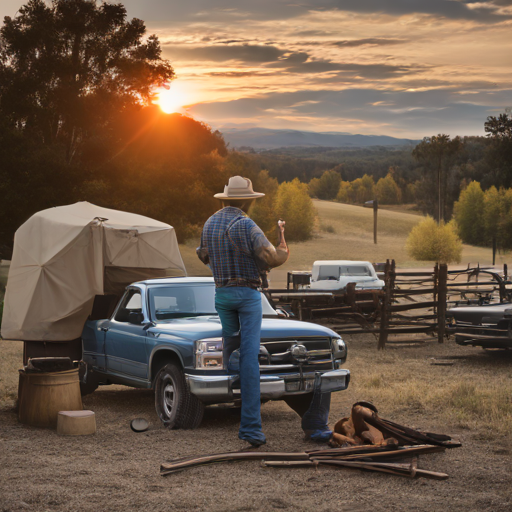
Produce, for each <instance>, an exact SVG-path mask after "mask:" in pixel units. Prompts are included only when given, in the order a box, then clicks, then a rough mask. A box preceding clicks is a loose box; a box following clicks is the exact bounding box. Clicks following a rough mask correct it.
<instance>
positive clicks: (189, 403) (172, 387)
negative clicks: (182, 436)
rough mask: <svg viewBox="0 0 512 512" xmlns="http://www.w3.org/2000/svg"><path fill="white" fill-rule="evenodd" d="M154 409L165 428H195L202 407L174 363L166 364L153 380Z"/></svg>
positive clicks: (200, 416)
mask: <svg viewBox="0 0 512 512" xmlns="http://www.w3.org/2000/svg"><path fill="white" fill-rule="evenodd" d="M155 408H156V412H157V414H158V416H159V418H160V419H161V420H162V423H163V424H164V425H165V426H166V427H167V428H176V429H177V428H184V429H194V428H197V427H198V426H199V425H200V423H201V420H202V419H203V413H204V405H203V403H202V402H201V400H199V398H197V397H196V396H195V395H193V394H192V393H191V392H190V391H189V389H188V386H187V382H186V380H185V374H184V373H183V370H182V369H181V367H180V366H178V365H177V364H175V363H168V364H166V365H165V366H164V367H163V368H162V369H161V370H160V371H159V372H158V374H157V376H156V379H155Z"/></svg>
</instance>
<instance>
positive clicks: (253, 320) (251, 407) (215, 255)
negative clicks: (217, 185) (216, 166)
mask: <svg viewBox="0 0 512 512" xmlns="http://www.w3.org/2000/svg"><path fill="white" fill-rule="evenodd" d="M264 195H265V194H262V193H258V192H254V191H253V188H252V182H251V180H249V179H247V178H242V177H241V176H233V177H232V178H230V179H229V183H228V185H227V186H226V187H225V188H224V193H220V194H215V196H214V197H216V198H218V199H220V200H221V201H222V206H223V208H222V209H221V210H219V211H218V212H217V213H215V214H213V215H212V216H211V217H210V218H209V219H208V220H207V221H206V223H205V225H204V228H203V232H202V235H201V246H200V247H198V249H197V255H198V256H199V258H200V260H201V261H202V262H203V263H204V264H205V265H209V266H210V269H211V271H212V273H213V277H214V279H215V287H216V291H215V307H216V309H217V312H218V314H219V317H220V321H221V324H222V335H223V338H224V349H223V358H224V364H225V367H226V368H227V370H228V371H230V372H231V371H235V366H236V365H235V364H232V363H235V362H234V361H233V362H232V361H230V357H231V354H232V353H233V352H234V351H235V350H236V349H238V348H240V361H239V371H240V388H241V389H240V391H241V399H242V411H241V419H240V429H239V433H238V437H239V438H240V439H242V440H244V441H248V442H249V443H250V444H251V445H252V446H256V447H257V446H261V445H263V444H265V443H266V438H265V434H264V433H263V431H262V428H261V411H260V409H261V403H260V369H259V363H258V354H259V350H260V333H261V319H262V309H261V295H260V292H259V291H258V289H259V288H261V286H262V284H264V283H266V273H267V271H268V270H270V269H271V268H274V267H278V266H279V265H282V264H283V263H284V262H285V261H286V260H287V259H288V255H289V251H288V247H287V245H286V241H285V239H284V222H283V223H280V243H279V245H278V246H277V248H274V246H273V245H272V244H271V243H270V242H269V241H268V240H267V238H266V237H265V235H264V234H263V231H261V229H260V228H259V227H258V226H257V225H256V223H255V222H254V221H252V220H251V219H250V218H249V217H248V216H247V214H248V212H249V209H250V207H251V206H252V204H253V202H254V201H255V200H256V199H258V198H261V197H263V196H264ZM262 279H263V281H262ZM232 359H233V358H232Z"/></svg>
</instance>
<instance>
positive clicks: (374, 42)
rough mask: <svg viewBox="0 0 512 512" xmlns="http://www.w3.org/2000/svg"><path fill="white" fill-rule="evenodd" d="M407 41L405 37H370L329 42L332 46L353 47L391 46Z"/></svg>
mask: <svg viewBox="0 0 512 512" xmlns="http://www.w3.org/2000/svg"><path fill="white" fill-rule="evenodd" d="M403 43H407V41H406V40H405V39H384V38H378V37H375V38H370V39H352V40H346V41H336V42H334V43H331V44H332V45H333V46H340V47H342V48H345V47H348V48H351V47H355V46H365V45H371V46H391V45H396V44H403Z"/></svg>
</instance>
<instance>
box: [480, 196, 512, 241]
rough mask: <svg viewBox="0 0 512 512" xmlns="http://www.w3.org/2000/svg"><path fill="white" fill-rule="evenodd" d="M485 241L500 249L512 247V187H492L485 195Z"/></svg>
mask: <svg viewBox="0 0 512 512" xmlns="http://www.w3.org/2000/svg"><path fill="white" fill-rule="evenodd" d="M483 218H484V219H483V220H484V229H485V231H484V232H485V242H486V243H487V245H491V244H492V242H493V239H495V240H496V245H497V247H498V248H499V249H510V248H511V247H512V235H511V233H512V189H504V188H500V189H499V190H497V189H496V187H491V188H490V189H488V190H486V191H485V195H484V214H483Z"/></svg>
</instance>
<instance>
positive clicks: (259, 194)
mask: <svg viewBox="0 0 512 512" xmlns="http://www.w3.org/2000/svg"><path fill="white" fill-rule="evenodd" d="M264 195H265V194H263V193H261V192H254V194H250V195H245V196H241V195H238V196H228V195H226V194H224V192H221V193H220V194H215V195H214V196H213V197H215V198H216V199H258V198H260V197H263V196H264Z"/></svg>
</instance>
